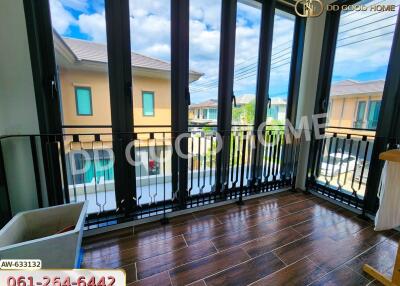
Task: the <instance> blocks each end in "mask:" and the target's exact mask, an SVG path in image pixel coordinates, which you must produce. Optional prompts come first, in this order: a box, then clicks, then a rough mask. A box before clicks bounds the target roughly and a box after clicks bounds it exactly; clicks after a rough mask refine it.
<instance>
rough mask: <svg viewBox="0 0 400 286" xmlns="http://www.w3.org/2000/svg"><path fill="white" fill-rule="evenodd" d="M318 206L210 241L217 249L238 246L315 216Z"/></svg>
mask: <svg viewBox="0 0 400 286" xmlns="http://www.w3.org/2000/svg"><path fill="white" fill-rule="evenodd" d="M307 206H308V205H307ZM319 208H321V206H317V205H314V206H313V207H311V208H307V209H305V210H304V211H302V212H299V213H294V214H291V215H287V216H284V217H281V218H278V219H276V220H273V221H265V222H261V223H259V224H257V225H255V226H252V227H249V228H246V229H243V230H242V231H237V232H234V233H232V234H228V235H224V236H220V237H217V238H214V239H213V240H212V242H213V243H214V245H215V246H216V247H217V249H218V250H223V249H228V248H230V247H234V246H238V245H240V244H243V243H245V242H248V241H251V240H254V239H257V238H260V237H262V236H266V235H269V234H272V233H274V232H277V231H279V230H282V229H285V228H287V227H289V226H292V225H296V224H298V223H301V222H303V221H306V220H309V219H311V218H313V217H314V216H315V213H316V211H315V210H316V209H319Z"/></svg>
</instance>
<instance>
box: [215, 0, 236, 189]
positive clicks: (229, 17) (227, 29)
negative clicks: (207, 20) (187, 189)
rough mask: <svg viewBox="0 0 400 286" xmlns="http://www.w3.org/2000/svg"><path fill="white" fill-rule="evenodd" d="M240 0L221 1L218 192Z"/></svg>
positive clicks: (225, 158) (223, 176) (226, 151)
mask: <svg viewBox="0 0 400 286" xmlns="http://www.w3.org/2000/svg"><path fill="white" fill-rule="evenodd" d="M236 13H237V0H222V7H221V39H220V57H219V82H218V132H219V133H220V134H221V137H222V141H223V143H222V144H223V148H222V150H221V151H220V152H219V153H218V154H217V162H216V177H215V183H216V186H215V187H216V192H220V191H221V189H222V186H224V185H225V183H226V180H227V177H228V176H229V173H228V172H227V166H229V158H230V156H229V155H230V138H231V134H230V131H231V124H232V97H233V83H234V70H235V67H234V64H235V39H236Z"/></svg>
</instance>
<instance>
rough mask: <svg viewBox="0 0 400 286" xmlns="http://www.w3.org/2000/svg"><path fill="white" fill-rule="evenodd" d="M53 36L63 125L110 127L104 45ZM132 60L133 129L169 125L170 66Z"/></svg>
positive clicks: (192, 78) (134, 55)
mask: <svg viewBox="0 0 400 286" xmlns="http://www.w3.org/2000/svg"><path fill="white" fill-rule="evenodd" d="M53 35H54V46H55V50H56V59H57V64H58V69H59V81H60V83H61V97H62V112H63V124H64V125H110V126H111V111H110V96H109V82H108V72H107V69H108V63H107V46H106V45H105V44H99V43H93V42H89V41H84V40H78V39H71V38H63V37H61V36H60V35H58V34H57V33H56V32H54V34H53ZM131 61H132V75H133V78H132V84H133V90H132V96H133V117H134V118H133V122H134V124H135V126H137V125H152V126H155V125H170V123H171V84H170V81H171V65H170V63H169V62H165V61H162V60H159V59H155V58H152V57H148V56H144V55H141V54H138V53H134V52H132V56H131ZM201 76H202V74H201V73H198V72H194V71H191V72H190V82H193V81H196V80H198V79H199V78H200V77H201ZM153 130H154V129H153ZM69 131H71V130H69ZM72 131H76V130H72Z"/></svg>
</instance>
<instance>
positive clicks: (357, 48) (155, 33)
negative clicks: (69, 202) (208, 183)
mask: <svg viewBox="0 0 400 286" xmlns="http://www.w3.org/2000/svg"><path fill="white" fill-rule="evenodd" d="M377 1H378V0H374V1H372V2H377ZM379 1H380V0H379ZM384 1H385V0H384ZM389 2H390V3H395V4H398V2H400V0H396V1H394V2H393V1H389ZM389 2H388V3H389ZM50 3H51V12H52V21H53V26H54V27H55V29H56V30H57V31H58V32H59V33H60V34H61V35H63V36H68V37H73V38H79V39H84V40H89V41H94V42H101V43H105V42H106V32H105V13H104V0H50ZM370 3H371V2H370ZM367 5H368V4H367ZM130 14H131V41H132V45H131V46H132V50H133V51H135V52H138V53H142V54H145V55H149V56H152V57H156V58H160V59H163V60H166V61H169V60H170V2H169V1H168V0H154V1H146V0H130ZM372 14H373V13H371V12H351V13H347V15H343V16H342V19H341V28H340V30H339V43H338V45H343V46H342V47H339V48H338V49H337V52H336V59H335V66H334V76H333V82H336V81H340V80H345V79H353V80H360V81H362V80H374V79H384V78H385V75H386V65H387V62H388V57H389V53H390V47H391V39H392V35H391V34H390V35H386V36H380V35H384V34H385V33H390V32H391V31H393V30H394V23H395V20H396V17H394V16H393V14H394V13H390V12H385V13H379V14H377V15H372ZM220 15H221V0H201V1H200V0H196V1H194V0H192V1H191V7H190V66H191V69H194V70H196V71H199V72H202V73H204V76H203V77H202V78H201V79H200V80H199V81H198V82H196V83H194V84H193V85H192V86H191V94H192V102H199V101H203V100H207V99H210V98H215V99H216V98H217V84H216V83H217V81H218V66H219V36H220ZM391 16H392V17H391ZM361 18H362V19H361ZM260 19H261V11H260V9H258V8H255V7H250V6H248V5H244V4H242V3H239V4H238V14H237V30H236V49H235V51H236V53H235V83H234V91H235V95H237V96H240V95H243V94H254V93H255V86H256V66H257V55H258V44H259V33H260ZM373 21H374V22H375V23H373V24H371V25H368V23H370V22H373ZM293 30H294V21H293V19H292V17H290V16H289V15H285V14H284V13H277V15H276V16H275V25H274V40H273V57H272V67H273V69H272V70H271V79H270V95H271V96H283V97H284V95H285V93H286V92H287V87H288V80H289V67H290V66H289V62H290V58H291V40H292V38H293ZM371 30H373V31H371ZM371 37H376V38H375V39H372V40H367V41H363V40H364V39H368V38H371ZM357 41H362V42H360V43H356V44H351V43H353V42H357ZM348 44H351V45H348Z"/></svg>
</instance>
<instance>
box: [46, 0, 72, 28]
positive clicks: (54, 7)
mask: <svg viewBox="0 0 400 286" xmlns="http://www.w3.org/2000/svg"><path fill="white" fill-rule="evenodd" d="M50 9H51V21H52V24H53V27H54V28H55V29H56V31H57V32H58V33H59V34H65V33H66V32H67V31H68V29H69V27H70V26H71V25H73V24H75V22H76V20H75V18H74V17H73V16H72V14H71V13H70V12H68V11H67V10H66V9H65V8H64V6H63V4H62V3H61V2H60V1H59V0H50Z"/></svg>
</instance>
